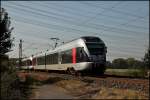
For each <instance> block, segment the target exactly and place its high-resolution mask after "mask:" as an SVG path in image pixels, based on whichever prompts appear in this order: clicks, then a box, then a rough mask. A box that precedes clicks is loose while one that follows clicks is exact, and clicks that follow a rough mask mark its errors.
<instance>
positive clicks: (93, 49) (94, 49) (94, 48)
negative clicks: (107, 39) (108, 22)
mask: <svg viewBox="0 0 150 100" xmlns="http://www.w3.org/2000/svg"><path fill="white" fill-rule="evenodd" d="M86 46H87V48H88V50H89V52H90V54H91V55H99V54H100V55H101V54H103V53H105V52H106V51H105V44H103V43H86Z"/></svg>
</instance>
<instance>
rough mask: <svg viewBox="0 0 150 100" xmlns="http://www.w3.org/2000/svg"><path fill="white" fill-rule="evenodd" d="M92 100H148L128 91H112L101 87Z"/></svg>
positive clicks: (112, 89)
mask: <svg viewBox="0 0 150 100" xmlns="http://www.w3.org/2000/svg"><path fill="white" fill-rule="evenodd" d="M93 99H148V97H147V96H144V95H140V93H138V92H136V91H133V90H128V89H114V88H105V87H102V88H101V90H100V91H99V92H98V93H97V94H96V95H95V96H93Z"/></svg>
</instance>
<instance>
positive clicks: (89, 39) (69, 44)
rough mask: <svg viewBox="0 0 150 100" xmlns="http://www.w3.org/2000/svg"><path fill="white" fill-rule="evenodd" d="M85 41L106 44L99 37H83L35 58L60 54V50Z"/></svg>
mask: <svg viewBox="0 0 150 100" xmlns="http://www.w3.org/2000/svg"><path fill="white" fill-rule="evenodd" d="M84 41H86V42H101V43H104V42H103V41H102V40H101V39H100V38H99V37H96V36H82V37H80V38H76V39H73V40H71V41H68V42H65V43H63V44H62V45H59V46H58V47H56V48H55V49H53V50H48V51H45V52H42V53H40V54H38V55H34V56H33V57H40V56H43V55H45V53H46V54H52V53H55V52H58V50H60V49H62V48H63V49H68V48H66V47H70V48H71V47H73V46H74V45H77V44H80V45H81V44H82V43H83V42H84Z"/></svg>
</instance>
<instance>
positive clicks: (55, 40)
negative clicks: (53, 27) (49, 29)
mask: <svg viewBox="0 0 150 100" xmlns="http://www.w3.org/2000/svg"><path fill="white" fill-rule="evenodd" d="M50 39H51V40H53V41H54V42H55V46H54V48H53V49H55V48H56V47H57V44H58V43H57V42H58V40H60V39H59V38H50Z"/></svg>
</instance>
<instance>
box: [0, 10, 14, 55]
mask: <svg viewBox="0 0 150 100" xmlns="http://www.w3.org/2000/svg"><path fill="white" fill-rule="evenodd" d="M0 16H1V17H0V18H1V19H0V54H5V53H7V52H9V51H10V49H11V47H12V45H13V44H12V41H13V39H12V38H11V32H12V30H13V27H12V28H10V24H11V21H10V17H9V16H8V13H7V12H6V11H5V9H4V8H1V10H0Z"/></svg>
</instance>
